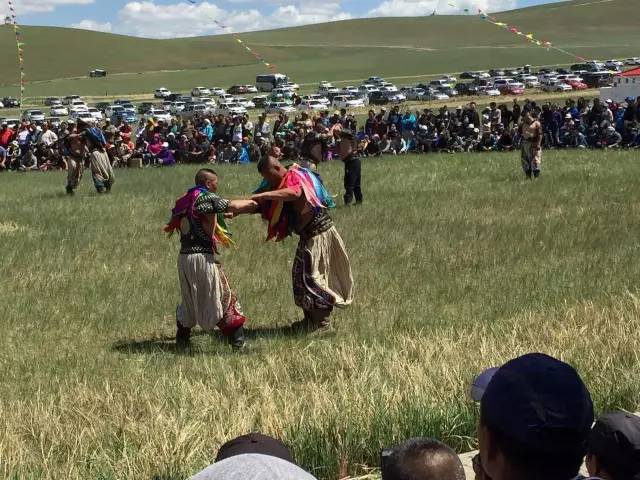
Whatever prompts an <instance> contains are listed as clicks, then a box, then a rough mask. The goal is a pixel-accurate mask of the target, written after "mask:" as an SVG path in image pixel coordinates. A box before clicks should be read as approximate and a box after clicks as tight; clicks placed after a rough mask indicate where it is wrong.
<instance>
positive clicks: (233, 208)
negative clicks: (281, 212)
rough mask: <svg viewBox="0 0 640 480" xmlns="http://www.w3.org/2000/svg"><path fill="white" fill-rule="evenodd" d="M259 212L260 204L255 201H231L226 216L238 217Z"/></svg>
mask: <svg viewBox="0 0 640 480" xmlns="http://www.w3.org/2000/svg"><path fill="white" fill-rule="evenodd" d="M257 211H258V202H256V201H254V200H231V201H230V202H229V207H228V208H227V211H226V212H225V216H226V215H227V214H231V215H232V216H233V217H236V216H238V215H242V214H245V213H256V212H257Z"/></svg>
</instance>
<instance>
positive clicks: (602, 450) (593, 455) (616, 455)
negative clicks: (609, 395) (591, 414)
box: [586, 412, 640, 480]
mask: <svg viewBox="0 0 640 480" xmlns="http://www.w3.org/2000/svg"><path fill="white" fill-rule="evenodd" d="M586 463H587V469H588V470H589V475H592V476H594V477H599V478H601V479H602V480H640V417H638V416H637V415H633V414H631V413H625V412H612V413H608V414H606V415H602V416H601V417H600V418H598V420H597V421H596V424H595V425H594V426H593V429H592V430H591V434H590V435H589V443H588V446H587V461H586Z"/></svg>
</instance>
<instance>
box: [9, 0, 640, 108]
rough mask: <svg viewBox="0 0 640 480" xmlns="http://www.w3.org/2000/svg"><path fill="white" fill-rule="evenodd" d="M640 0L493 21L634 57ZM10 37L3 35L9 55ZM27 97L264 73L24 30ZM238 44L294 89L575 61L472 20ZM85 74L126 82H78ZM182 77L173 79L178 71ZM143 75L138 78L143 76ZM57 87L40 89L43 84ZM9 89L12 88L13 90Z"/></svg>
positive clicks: (225, 55)
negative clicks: (98, 71)
mask: <svg viewBox="0 0 640 480" xmlns="http://www.w3.org/2000/svg"><path fill="white" fill-rule="evenodd" d="M639 7H640V0H604V1H603V0H599V1H587V0H574V1H570V2H563V3H560V4H551V5H545V6H539V7H531V8H526V9H520V10H514V11H510V12H505V13H501V14H497V17H498V18H499V19H501V20H502V21H505V22H508V23H509V24H512V25H514V26H517V27H518V28H520V29H521V30H522V31H526V32H533V33H535V34H536V35H537V36H538V38H540V39H544V40H548V41H551V42H553V43H554V44H556V45H558V46H561V47H563V48H565V49H567V50H570V51H571V52H574V53H576V54H578V55H582V56H585V57H596V58H603V57H612V56H619V57H623V56H632V55H634V56H635V55H640V30H638V28H637V21H636V20H635V15H634V13H635V12H636V11H637V10H638V8H639ZM12 35H13V32H12V30H11V29H10V28H9V27H5V26H3V27H0V41H1V42H2V44H3V45H8V46H11V45H12V43H13V42H14V40H13V38H12ZM23 36H24V41H25V43H26V46H25V69H26V72H27V75H28V79H29V81H30V82H31V83H30V84H29V85H28V87H27V95H28V96H37V95H47V94H64V93H70V92H71V91H74V92H78V93H82V94H87V95H91V94H93V95H103V94H105V93H106V94H117V93H122V94H132V93H142V92H148V91H149V89H152V88H155V87H157V86H160V85H165V86H167V87H168V88H172V89H186V88H190V87H193V86H195V84H211V85H213V84H221V85H222V86H225V85H228V84H231V83H235V82H242V83H248V82H251V81H252V80H253V77H254V75H255V74H256V73H260V72H262V71H264V67H262V66H261V65H260V64H256V62H255V60H254V58H253V57H252V56H251V55H249V54H248V53H247V52H246V51H244V49H242V48H241V47H240V46H238V45H237V43H235V41H234V40H233V38H232V37H231V36H229V35H219V36H208V37H196V38H180V39H172V40H152V39H142V38H135V37H127V36H122V35H112V34H106V33H99V32H91V31H84V30H74V29H67V28H52V27H23ZM243 38H244V40H245V41H246V42H247V43H248V44H250V45H252V46H253V47H254V48H255V49H256V50H258V51H259V52H260V53H261V54H262V55H263V56H264V57H265V58H267V59H269V60H270V61H271V62H272V63H275V64H276V65H278V67H279V70H280V71H282V72H285V73H287V74H289V75H290V76H291V77H292V78H294V79H295V80H296V81H298V82H302V83H312V82H316V81H318V80H320V79H328V80H334V81H336V80H345V81H351V80H356V79H360V78H363V77H366V76H368V75H371V74H381V75H385V76H388V77H402V76H408V77H411V76H421V75H428V74H438V73H444V72H456V71H460V70H464V69H473V68H489V67H492V66H507V65H520V64H523V63H530V64H533V65H549V64H558V63H571V62H572V61H574V59H573V58H572V57H570V56H567V55H564V54H562V53H560V52H557V51H555V50H550V51H547V50H546V49H544V48H541V47H537V46H534V45H531V44H529V43H527V42H525V41H523V40H522V39H520V38H518V37H517V36H515V35H513V34H511V33H509V32H508V31H506V30H503V29H500V28H498V27H496V26H494V25H491V24H490V23H488V22H485V21H482V20H481V19H480V18H479V17H478V16H475V15H468V16H435V17H419V18H373V19H359V20H348V21H341V22H333V23H325V24H317V25H307V26H303V27H295V28H286V29H280V30H271V31H263V32H253V33H246V34H243ZM5 53H6V54H5V55H3V56H2V57H0V69H1V71H2V72H3V73H4V75H3V80H2V82H1V83H0V93H4V92H9V93H10V92H11V88H2V87H3V86H4V87H8V86H10V85H12V84H15V83H16V82H17V67H16V58H15V55H14V54H12V53H11V48H8V49H7V50H6V52H5ZM91 68H105V69H107V70H108V71H109V72H110V73H119V74H122V75H118V76H110V77H108V78H106V79H91V80H89V79H76V80H68V78H69V77H80V76H85V75H86V74H87V71H88V70H89V69H91ZM176 70H179V71H176ZM140 74H144V76H143V77H141V76H140ZM50 80H55V81H53V82H51V83H45V84H39V83H38V82H41V81H50ZM13 90H15V87H14V88H13Z"/></svg>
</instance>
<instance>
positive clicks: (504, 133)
mask: <svg viewBox="0 0 640 480" xmlns="http://www.w3.org/2000/svg"><path fill="white" fill-rule="evenodd" d="M497 148H498V150H500V151H503V152H508V151H511V150H513V149H514V148H515V145H514V142H513V137H512V136H511V132H509V130H507V129H506V128H504V126H503V125H498V143H497Z"/></svg>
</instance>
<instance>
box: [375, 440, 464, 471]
mask: <svg viewBox="0 0 640 480" xmlns="http://www.w3.org/2000/svg"><path fill="white" fill-rule="evenodd" d="M382 479H383V480H465V474H464V468H463V466H462V462H460V458H459V457H458V455H456V453H455V452H454V451H453V450H452V449H451V448H449V447H448V446H446V445H445V444H444V443H442V442H439V441H438V440H433V439H431V438H411V439H409V440H407V441H406V442H404V443H403V444H402V445H399V446H397V447H395V448H394V449H393V450H392V451H391V455H389V456H388V457H387V459H386V461H385V462H384V465H382Z"/></svg>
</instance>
